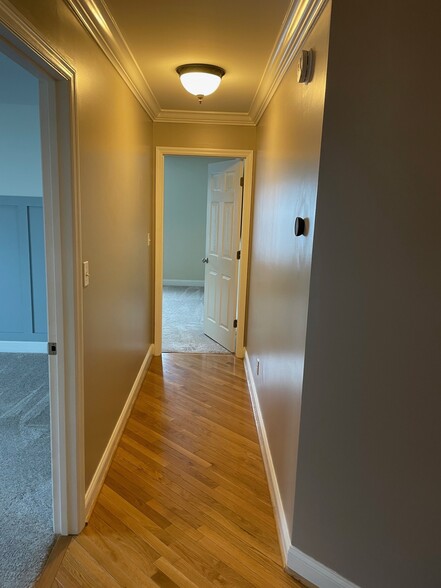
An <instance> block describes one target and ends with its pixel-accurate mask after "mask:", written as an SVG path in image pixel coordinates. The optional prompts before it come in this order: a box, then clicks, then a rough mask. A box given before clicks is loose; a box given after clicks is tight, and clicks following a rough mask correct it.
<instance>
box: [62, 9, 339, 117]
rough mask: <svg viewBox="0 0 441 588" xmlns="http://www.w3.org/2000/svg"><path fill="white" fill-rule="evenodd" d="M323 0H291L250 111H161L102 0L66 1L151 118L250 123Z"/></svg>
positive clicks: (264, 104) (259, 112) (271, 92)
mask: <svg viewBox="0 0 441 588" xmlns="http://www.w3.org/2000/svg"><path fill="white" fill-rule="evenodd" d="M327 1H328V0H292V1H291V4H290V7H289V9H288V12H287V13H286V16H285V19H284V21H283V24H282V27H281V29H280V33H279V36H278V38H277V41H276V43H275V44H274V47H273V50H272V53H271V56H270V58H269V60H268V63H267V65H266V68H265V72H264V74H263V76H262V79H261V81H260V84H259V87H258V89H257V91H256V94H255V95H254V98H253V102H252V104H251V108H250V111H249V112H201V111H198V110H163V109H161V107H160V105H159V103H158V101H157V100H156V97H155V95H154V94H153V92H152V90H151V88H150V86H149V85H148V83H147V81H146V79H145V77H144V75H143V73H142V72H141V69H140V67H139V65H138V63H137V62H136V60H135V57H134V56H133V54H132V52H131V51H130V48H129V46H128V45H127V43H126V40H125V38H124V37H123V35H122V33H121V31H120V29H119V27H118V25H117V24H116V22H115V20H114V18H113V16H112V15H111V13H110V11H109V9H108V7H107V5H106V4H105V2H104V0H66V3H67V4H68V6H69V7H70V8H71V10H72V11H73V13H74V14H75V16H76V17H77V19H78V20H79V21H80V23H81V24H82V25H83V27H84V28H85V29H86V30H87V31H88V32H89V33H90V35H91V36H92V37H93V39H94V40H95V41H96V43H97V44H98V45H99V46H100V47H101V49H102V51H103V52H104V53H105V55H106V56H107V58H108V59H109V60H110V62H111V63H112V64H113V66H114V67H115V69H116V70H117V71H118V73H119V74H120V75H121V77H122V78H123V79H124V81H125V82H126V84H127V85H128V86H129V88H130V90H131V91H132V92H133V94H134V95H135V97H136V98H137V99H138V101H139V103H140V104H141V106H142V107H143V108H144V110H145V111H146V112H147V113H148V114H149V116H150V117H151V119H152V120H153V121H154V122H168V123H193V124H223V125H245V126H255V125H257V123H258V122H259V120H260V118H261V117H262V115H263V113H264V112H265V109H266V107H267V106H268V104H269V102H270V101H271V98H272V97H273V96H274V93H275V92H276V90H277V88H278V86H279V84H280V82H281V81H282V79H283V76H284V75H285V73H286V71H287V70H288V68H289V66H290V65H291V64H292V62H293V60H294V57H295V56H296V54H297V52H298V50H299V49H300V47H301V45H302V43H303V42H304V41H305V39H306V37H307V35H308V34H309V33H310V31H311V29H312V27H313V26H314V24H315V22H316V21H317V18H318V17H319V16H320V14H321V12H322V10H323V8H324V7H325V5H326V4H327Z"/></svg>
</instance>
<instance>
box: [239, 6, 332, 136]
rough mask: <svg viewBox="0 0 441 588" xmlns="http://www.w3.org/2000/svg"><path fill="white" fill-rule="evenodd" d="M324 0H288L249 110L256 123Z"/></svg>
mask: <svg viewBox="0 0 441 588" xmlns="http://www.w3.org/2000/svg"><path fill="white" fill-rule="evenodd" d="M327 2H328V0H292V1H291V5H290V7H289V9H288V12H287V13H286V16H285V20H284V21H283V24H282V28H281V30H280V33H279V36H278V38H277V41H276V43H275V45H274V48H273V51H272V53H271V56H270V58H269V60H268V63H267V66H266V68H265V72H264V74H263V76H262V80H261V81H260V84H259V87H258V89H257V92H256V94H255V96H254V99H253V102H252V104H251V108H250V111H249V116H250V118H251V119H252V120H253V121H254V123H255V124H257V123H258V122H259V120H260V118H261V117H262V115H263V113H264V112H265V109H266V107H267V106H268V104H269V103H270V101H271V98H272V97H273V96H274V94H275V92H276V90H277V88H278V87H279V84H280V82H281V81H282V79H283V76H284V75H285V73H286V71H287V70H288V68H289V66H290V65H291V64H292V62H293V60H294V57H295V56H296V54H297V52H298V50H299V49H300V47H301V45H302V44H303V43H304V41H305V39H306V37H307V36H308V35H309V33H310V32H311V29H312V27H313V26H314V24H315V23H316V21H317V19H318V17H319V16H320V14H321V12H322V10H323V8H324V7H325V6H326V4H327Z"/></svg>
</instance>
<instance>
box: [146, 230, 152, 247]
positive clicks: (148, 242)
mask: <svg viewBox="0 0 441 588" xmlns="http://www.w3.org/2000/svg"><path fill="white" fill-rule="evenodd" d="M151 242H152V238H151V237H150V233H147V245H148V247H150V243H151Z"/></svg>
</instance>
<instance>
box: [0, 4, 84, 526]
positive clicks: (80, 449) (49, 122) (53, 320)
mask: <svg viewBox="0 0 441 588" xmlns="http://www.w3.org/2000/svg"><path fill="white" fill-rule="evenodd" d="M0 51H1V52H2V53H3V54H4V55H6V57H8V58H9V59H11V60H12V61H13V62H15V63H16V64H18V65H19V66H21V67H22V68H23V69H25V70H26V71H27V72H28V73H29V74H31V75H32V76H34V77H35V78H36V79H37V80H38V90H39V105H40V109H39V111H40V112H39V113H40V133H41V162H42V165H41V167H42V194H43V207H42V209H43V219H44V237H43V242H44V262H45V265H46V270H47V271H46V293H47V309H46V310H47V337H45V338H46V339H47V341H48V342H49V344H48V345H45V358H46V360H45V361H46V362H47V365H48V374H49V383H50V384H49V389H50V397H49V404H50V447H51V460H50V461H51V464H50V465H51V468H50V469H51V482H52V517H53V531H54V533H56V534H60V535H68V534H75V533H78V532H79V531H80V530H81V529H82V527H83V526H84V497H85V489H84V434H83V398H82V394H83V385H82V381H83V378H82V371H83V370H82V323H81V315H82V306H81V305H82V298H81V264H80V260H81V248H80V231H79V219H80V215H79V197H78V190H77V164H76V162H77V140H76V121H75V112H76V104H75V100H76V99H75V71H74V70H73V69H72V68H71V67H70V65H69V64H68V63H67V62H66V61H65V60H64V59H63V57H61V56H60V55H59V54H58V53H57V52H56V51H55V50H53V49H52V48H51V47H50V46H49V45H48V44H47V42H46V41H45V40H44V39H43V38H42V37H41V36H40V34H39V33H38V31H37V30H35V29H34V28H33V27H32V26H31V25H30V24H29V23H28V22H27V21H25V20H24V19H23V18H22V16H21V14H20V13H19V12H18V11H17V10H16V9H14V8H13V7H12V6H11V7H10V6H9V5H4V4H2V3H0Z"/></svg>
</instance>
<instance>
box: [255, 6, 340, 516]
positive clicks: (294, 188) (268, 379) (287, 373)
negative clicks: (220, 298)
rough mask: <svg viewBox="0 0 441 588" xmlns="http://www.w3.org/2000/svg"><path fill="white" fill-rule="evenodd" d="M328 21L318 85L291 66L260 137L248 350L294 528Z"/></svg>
mask: <svg viewBox="0 0 441 588" xmlns="http://www.w3.org/2000/svg"><path fill="white" fill-rule="evenodd" d="M329 16H330V10H329V7H328V9H327V10H326V12H325V13H324V14H323V15H322V16H321V18H320V21H319V23H318V24H317V26H316V29H315V30H314V32H313V33H312V34H311V36H310V38H309V39H308V40H307V42H306V43H305V45H304V47H305V48H308V49H313V50H314V52H315V59H316V64H315V73H314V79H313V81H312V82H311V83H310V84H308V85H300V84H298V83H297V81H296V64H293V66H292V67H291V68H290V70H289V71H288V72H287V74H286V76H285V78H284V80H283V82H282V84H281V86H280V87H279V89H278V91H277V93H276V95H275V96H274V98H273V100H272V101H271V103H270V105H269V107H268V109H267V111H266V112H265V115H264V116H263V118H262V120H261V121H260V123H259V125H258V135H257V162H256V181H255V202H254V210H255V212H254V225H253V242H252V259H251V276H250V296H249V313H248V334H247V350H248V354H249V357H250V362H251V366H252V369H253V373H254V378H255V382H256V387H257V393H258V396H259V401H260V405H261V409H262V414H263V418H264V421H265V427H266V432H267V435H268V440H269V445H270V449H271V453H272V458H273V462H274V467H275V471H276V475H277V479H278V483H279V487H280V491H281V496H282V501H283V506H284V509H285V515H286V518H287V521H288V525H290V524H291V521H292V516H293V509H294V489H295V476H296V462H297V446H298V435H299V420H300V405H301V396H302V383H303V365H304V358H305V335H306V319H307V311H308V298H309V278H310V270H311V256H312V242H313V236H314V217H315V206H316V196H317V179H318V166H319V154H320V140H321V132H322V119H323V103H324V91H325V75H326V66H327V53H328V31H329ZM297 216H301V217H304V218H306V219H307V222H308V226H309V230H308V234H307V236H301V237H295V236H294V232H293V229H294V220H295V218H296V217H297ZM257 359H259V360H260V368H261V369H260V375H259V376H257V374H256V362H257Z"/></svg>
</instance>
